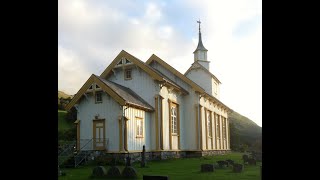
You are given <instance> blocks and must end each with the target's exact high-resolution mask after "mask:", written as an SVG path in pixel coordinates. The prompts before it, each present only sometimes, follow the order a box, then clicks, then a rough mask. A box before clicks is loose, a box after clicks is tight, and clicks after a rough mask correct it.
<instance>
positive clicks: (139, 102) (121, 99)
mask: <svg viewBox="0 0 320 180" xmlns="http://www.w3.org/2000/svg"><path fill="white" fill-rule="evenodd" d="M92 83H96V84H98V86H99V87H101V89H102V90H103V91H104V92H106V93H108V94H109V95H110V96H111V97H112V98H113V99H114V100H115V101H117V102H118V103H119V104H120V105H122V106H124V105H126V106H133V107H136V108H139V109H143V110H146V111H153V110H154V109H153V107H152V106H150V105H149V104H148V103H147V102H145V101H144V100H143V99H142V98H141V97H140V96H138V95H137V94H136V93H134V92H133V91H132V90H131V89H129V88H127V87H124V86H121V85H119V84H116V83H114V82H111V81H107V80H104V79H102V78H101V77H98V76H96V75H94V74H92V75H91V76H90V78H89V79H88V80H87V81H86V82H85V83H84V85H83V86H82V87H81V88H80V90H79V91H78V92H77V94H76V95H75V96H74V97H73V98H72V100H71V101H70V103H69V104H68V105H67V106H66V110H70V109H71V108H72V107H73V106H74V105H75V104H76V103H77V102H78V101H79V100H80V98H81V97H82V95H83V94H85V93H86V91H87V89H88V88H89V87H90V86H91V85H92Z"/></svg>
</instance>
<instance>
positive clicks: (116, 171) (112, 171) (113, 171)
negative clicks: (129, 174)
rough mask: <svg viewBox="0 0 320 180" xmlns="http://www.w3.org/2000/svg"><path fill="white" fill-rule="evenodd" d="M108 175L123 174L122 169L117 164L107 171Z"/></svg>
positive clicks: (117, 175)
mask: <svg viewBox="0 0 320 180" xmlns="http://www.w3.org/2000/svg"><path fill="white" fill-rule="evenodd" d="M107 176H109V177H119V176H121V173H120V169H119V168H118V167H116V166H111V168H110V169H109V170H108V172H107Z"/></svg>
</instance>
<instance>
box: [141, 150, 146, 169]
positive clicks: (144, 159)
mask: <svg viewBox="0 0 320 180" xmlns="http://www.w3.org/2000/svg"><path fill="white" fill-rule="evenodd" d="M141 167H146V148H145V145H143V149H142V157H141Z"/></svg>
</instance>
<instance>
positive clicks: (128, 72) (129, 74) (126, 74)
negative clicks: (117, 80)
mask: <svg viewBox="0 0 320 180" xmlns="http://www.w3.org/2000/svg"><path fill="white" fill-rule="evenodd" d="M124 79H125V80H130V79H132V70H131V69H126V70H125V71H124Z"/></svg>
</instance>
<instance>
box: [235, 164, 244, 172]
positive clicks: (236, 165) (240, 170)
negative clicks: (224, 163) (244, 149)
mask: <svg viewBox="0 0 320 180" xmlns="http://www.w3.org/2000/svg"><path fill="white" fill-rule="evenodd" d="M242 171H243V165H242V164H234V165H233V172H235V173H240V172H242Z"/></svg>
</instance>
